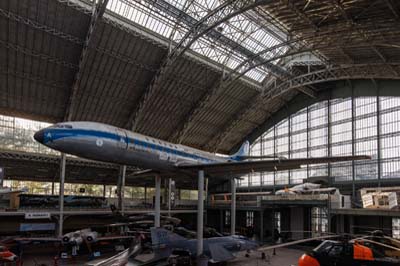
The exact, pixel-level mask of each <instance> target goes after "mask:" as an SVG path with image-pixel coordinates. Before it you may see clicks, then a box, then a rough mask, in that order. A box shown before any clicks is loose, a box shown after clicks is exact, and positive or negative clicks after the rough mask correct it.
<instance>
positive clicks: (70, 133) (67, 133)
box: [44, 128, 217, 162]
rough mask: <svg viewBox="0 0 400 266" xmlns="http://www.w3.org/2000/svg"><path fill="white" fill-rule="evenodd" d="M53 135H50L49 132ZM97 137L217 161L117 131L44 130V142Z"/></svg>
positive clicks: (177, 154)
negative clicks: (121, 134) (117, 132)
mask: <svg viewBox="0 0 400 266" xmlns="http://www.w3.org/2000/svg"><path fill="white" fill-rule="evenodd" d="M49 133H50V134H51V136H48V134H49ZM81 136H82V137H96V138H105V139H110V140H115V141H121V138H122V139H123V140H124V141H125V143H133V144H134V145H137V146H141V147H143V148H147V149H152V150H158V151H162V152H166V153H169V154H170V155H175V156H181V157H186V158H191V159H194V160H203V161H205V162H217V161H216V160H212V159H209V158H205V157H201V156H198V155H195V154H192V153H187V152H184V151H181V150H176V149H172V148H170V147H166V146H161V145H157V144H155V143H153V142H146V141H143V140H139V139H132V138H128V137H123V136H120V135H118V134H115V133H110V132H104V131H98V130H90V129H61V128H54V129H53V128H52V129H47V130H46V131H45V132H44V144H46V143H48V142H49V141H54V140H57V139H62V138H68V137H81Z"/></svg>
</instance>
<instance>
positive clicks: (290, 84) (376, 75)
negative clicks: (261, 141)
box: [207, 63, 400, 151]
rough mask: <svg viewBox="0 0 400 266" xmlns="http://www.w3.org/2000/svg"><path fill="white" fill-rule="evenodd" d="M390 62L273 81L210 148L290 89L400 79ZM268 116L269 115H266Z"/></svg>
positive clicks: (218, 144)
mask: <svg viewBox="0 0 400 266" xmlns="http://www.w3.org/2000/svg"><path fill="white" fill-rule="evenodd" d="M390 65H391V66H390V67H389V66H388V65H387V63H378V64H360V65H344V66H338V67H332V68H325V69H322V70H318V71H314V72H310V73H306V74H304V75H300V76H296V77H294V78H290V79H286V80H284V81H281V82H280V83H273V84H272V85H271V86H270V87H269V88H268V89H266V90H265V93H264V94H259V95H257V97H256V98H255V99H254V101H253V104H251V105H250V106H249V108H247V109H245V110H243V111H242V112H241V113H239V114H237V115H236V116H235V117H233V118H232V119H231V120H230V121H229V123H227V125H226V127H225V128H224V129H223V130H221V133H220V134H218V135H216V136H215V137H213V138H212V139H211V140H210V141H209V142H208V145H207V148H208V149H210V148H212V147H214V150H215V151H217V150H218V148H219V147H220V145H221V143H222V142H223V141H224V140H225V139H226V138H227V137H228V136H229V134H230V133H231V132H232V131H233V129H234V128H235V127H236V126H237V125H238V123H239V122H241V121H243V120H244V119H245V118H246V117H248V115H249V114H250V113H251V112H252V111H253V110H255V109H258V108H260V106H266V105H268V103H270V102H271V101H274V100H276V99H277V98H280V97H282V96H284V95H285V94H286V93H288V92H289V91H291V90H293V89H296V88H299V87H303V86H307V85H314V84H317V83H322V82H327V81H335V80H349V79H399V80H400V76H398V75H395V74H394V73H393V72H392V71H390V69H391V68H394V69H396V70H397V71H400V64H390ZM267 119H268V117H267Z"/></svg>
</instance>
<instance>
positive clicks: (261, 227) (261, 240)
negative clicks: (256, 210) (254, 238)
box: [260, 210, 264, 243]
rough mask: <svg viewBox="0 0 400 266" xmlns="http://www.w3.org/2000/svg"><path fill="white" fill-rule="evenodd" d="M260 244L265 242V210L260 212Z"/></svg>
mask: <svg viewBox="0 0 400 266" xmlns="http://www.w3.org/2000/svg"><path fill="white" fill-rule="evenodd" d="M260 242H261V243H263V242H264V210H261V211H260Z"/></svg>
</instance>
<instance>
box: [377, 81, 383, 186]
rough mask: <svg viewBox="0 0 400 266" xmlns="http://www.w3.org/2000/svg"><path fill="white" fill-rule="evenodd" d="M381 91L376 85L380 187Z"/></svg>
mask: <svg viewBox="0 0 400 266" xmlns="http://www.w3.org/2000/svg"><path fill="white" fill-rule="evenodd" d="M379 94H380V90H379V84H376V127H377V128H376V138H377V149H378V152H377V157H378V158H377V160H378V162H377V164H378V187H381V178H382V168H381V160H382V151H381V147H382V145H381V144H382V140H381V104H380V100H379V99H380V96H379Z"/></svg>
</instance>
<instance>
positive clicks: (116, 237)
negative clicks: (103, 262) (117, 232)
mask: <svg viewBox="0 0 400 266" xmlns="http://www.w3.org/2000/svg"><path fill="white" fill-rule="evenodd" d="M129 238H135V237H133V236H102V237H98V238H97V241H105V240H119V239H129Z"/></svg>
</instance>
